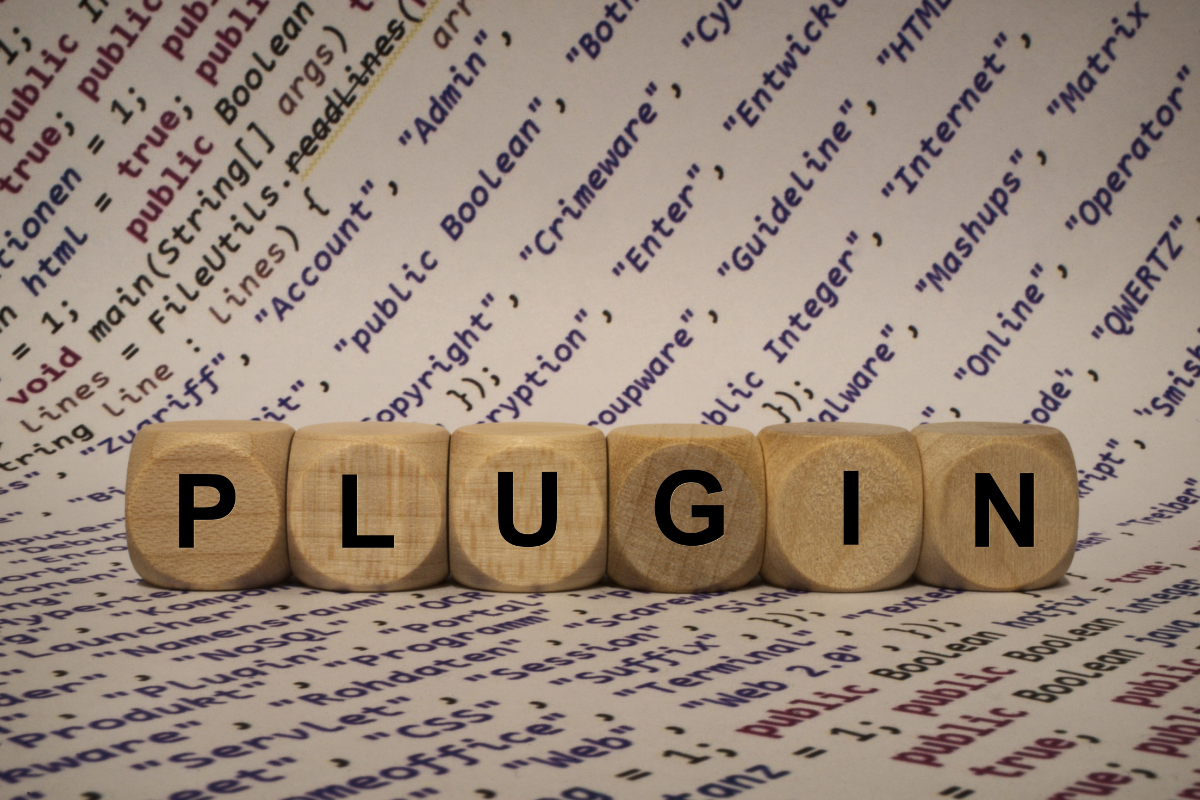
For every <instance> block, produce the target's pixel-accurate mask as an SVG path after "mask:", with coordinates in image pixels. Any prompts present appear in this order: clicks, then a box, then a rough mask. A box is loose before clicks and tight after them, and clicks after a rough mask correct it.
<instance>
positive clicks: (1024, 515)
mask: <svg viewBox="0 0 1200 800" xmlns="http://www.w3.org/2000/svg"><path fill="white" fill-rule="evenodd" d="M989 505H990V506H992V507H994V508H995V509H996V513H997V514H999V515H1000V520H1001V521H1002V522H1003V523H1004V527H1006V528H1008V532H1009V533H1010V534H1011V535H1012V537H1013V541H1014V542H1016V543H1017V547H1033V473H1032V472H1022V473H1021V519H1017V515H1016V514H1014V513H1013V510H1012V506H1010V505H1009V504H1008V500H1007V499H1006V498H1005V497H1004V493H1003V492H1002V491H1000V487H999V486H997V485H996V481H995V479H994V478H992V473H990V472H976V473H975V546H976V547H987V546H988V538H989V537H988V528H989V522H990V520H989V517H990V516H991V515H990V514H989V513H988V506H989Z"/></svg>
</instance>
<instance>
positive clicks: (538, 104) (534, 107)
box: [529, 97, 542, 111]
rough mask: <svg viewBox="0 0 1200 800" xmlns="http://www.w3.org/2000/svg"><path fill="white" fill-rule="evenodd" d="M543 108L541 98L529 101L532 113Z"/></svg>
mask: <svg viewBox="0 0 1200 800" xmlns="http://www.w3.org/2000/svg"><path fill="white" fill-rule="evenodd" d="M541 107H542V99H541V98H540V97H535V98H533V100H531V101H529V110H530V111H537V110H538V109H539V108H541Z"/></svg>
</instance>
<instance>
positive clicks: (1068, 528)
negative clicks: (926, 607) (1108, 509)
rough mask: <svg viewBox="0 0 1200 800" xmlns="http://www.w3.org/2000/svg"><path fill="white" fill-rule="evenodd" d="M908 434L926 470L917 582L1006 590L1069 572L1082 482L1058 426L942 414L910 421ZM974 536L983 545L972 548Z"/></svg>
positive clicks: (1049, 581)
mask: <svg viewBox="0 0 1200 800" xmlns="http://www.w3.org/2000/svg"><path fill="white" fill-rule="evenodd" d="M913 436H914V437H915V438H916V440H917V447H918V448H919V449H920V451H921V463H922V467H923V471H924V475H925V533H924V536H923V538H922V543H921V557H920V559H919V561H918V562H917V572H916V575H917V580H920V581H923V582H924V583H930V584H933V585H934V586H944V587H947V588H953V589H980V590H984V591H994V592H1012V591H1021V590H1024V589H1038V588H1041V587H1044V586H1050V585H1051V584H1053V583H1056V582H1057V581H1058V580H1059V578H1061V577H1062V576H1063V575H1064V574H1066V571H1067V570H1068V569H1069V568H1070V566H1071V558H1072V557H1073V556H1074V555H1075V539H1076V536H1077V534H1078V528H1079V495H1078V491H1079V489H1078V485H1077V483H1076V473H1075V457H1074V456H1073V455H1072V453H1071V446H1070V445H1069V444H1068V443H1067V439H1066V437H1065V436H1063V434H1062V433H1061V432H1060V431H1058V430H1056V429H1054V428H1048V427H1045V426H1043V425H1022V424H1019V423H1009V422H941V423H935V424H931V425H922V426H920V427H918V428H915V429H913ZM988 476H990V477H988ZM996 489H998V490H999V491H996ZM1000 492H1002V493H1003V496H1002V497H1001V496H1000V494H999V493H1000ZM1035 501H1036V502H1035ZM1003 517H1008V520H1007V523H1006V522H1005V521H1004V520H1003V519H1002V518H1003ZM1012 531H1015V533H1014V532H1012ZM977 538H980V539H983V538H986V540H987V546H977V543H976V540H977ZM1018 540H1020V543H1021V544H1024V545H1027V546H1019V543H1018Z"/></svg>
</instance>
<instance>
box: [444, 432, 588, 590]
mask: <svg viewBox="0 0 1200 800" xmlns="http://www.w3.org/2000/svg"><path fill="white" fill-rule="evenodd" d="M607 497H608V468H607V458H606V449H605V441H604V434H603V433H601V432H600V431H599V430H597V429H596V428H590V427H588V426H586V425H573V424H568V423H559V422H497V423H490V424H483V425H469V426H466V427H463V428H459V429H458V430H456V431H455V432H454V435H453V436H451V437H450V529H449V540H450V573H451V574H452V575H453V576H454V579H455V580H456V581H458V582H459V583H461V584H463V585H465V586H470V587H472V588H475V589H485V590H491V591H500V592H554V591H566V590H568V589H577V588H580V587H582V586H590V585H591V584H593V583H595V582H597V581H598V580H600V578H601V577H603V575H604V559H605V552H606V547H607V533H608V514H607V510H608V509H607Z"/></svg>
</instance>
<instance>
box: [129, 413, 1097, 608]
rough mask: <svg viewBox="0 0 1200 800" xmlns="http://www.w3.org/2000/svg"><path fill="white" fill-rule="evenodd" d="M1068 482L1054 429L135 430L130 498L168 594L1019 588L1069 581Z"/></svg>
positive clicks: (981, 425) (135, 525)
mask: <svg viewBox="0 0 1200 800" xmlns="http://www.w3.org/2000/svg"><path fill="white" fill-rule="evenodd" d="M1075 473H1076V470H1075V460H1074V457H1073V455H1072V453H1071V448H1070V445H1069V443H1068V442H1067V439H1066V437H1065V436H1064V435H1063V434H1062V433H1061V432H1060V431H1058V430H1056V429H1054V428H1050V427H1045V426H1041V425H1025V424H1017V423H1002V422H948V423H937V424H929V425H922V426H919V427H917V428H916V429H914V430H912V431H907V430H905V429H903V428H899V427H894V426H890V425H875V424H866V423H848V422H834V423H825V422H817V423H791V424H785V425H772V426H769V427H767V428H764V429H763V430H762V431H760V432H759V433H758V434H757V435H755V434H753V433H751V432H750V431H748V430H745V429H741V428H734V427H727V426H715V425H687V424H656V425H631V426H626V427H621V428H615V429H613V430H611V431H610V432H609V433H608V435H607V436H605V435H604V434H603V433H602V432H601V431H599V430H598V429H596V428H595V427H589V426H586V425H574V424H568V423H542V422H505V423H491V424H482V425H470V426H466V427H463V428H460V429H458V430H457V431H455V432H454V433H453V435H451V434H450V433H449V432H448V431H447V430H445V429H444V428H441V427H439V426H436V425H425V424H420V423H408V422H403V423H384V422H346V423H327V424H319V425H310V426H307V427H303V428H301V429H300V430H298V431H296V430H293V429H292V428H291V427H290V426H288V425H285V424H283V423H278V422H246V421H196V422H166V423H158V424H153V425H149V426H146V427H145V428H143V429H142V430H140V431H139V432H138V434H137V437H136V439H135V440H134V442H133V445H132V448H131V452H130V458H129V471H128V477H127V482H126V495H125V503H126V525H127V536H128V544H129V554H130V559H131V561H132V562H133V566H134V568H135V569H136V570H137V572H138V574H139V575H141V576H142V578H144V579H145V580H146V581H147V582H149V583H151V584H154V585H156V586H162V587H166V588H172V589H190V590H229V589H247V588H255V587H260V586H265V585H269V584H272V583H278V582H280V581H283V580H286V579H287V578H288V577H289V576H292V575H294V576H295V577H296V578H297V579H298V580H299V581H301V582H302V583H304V584H306V585H308V586H312V587H315V588H320V589H328V590H337V591H360V592H380V591H400V590H410V589H416V588H420V587H425V586H431V585H433V584H436V583H439V582H440V581H442V580H444V579H445V578H446V577H447V575H449V576H451V577H453V579H454V580H455V581H456V582H458V583H459V584H462V585H464V586H468V587H471V588H474V589H482V590H489V591H500V592H505V591H507V592H553V591H568V590H572V589H578V588H582V587H585V586H589V585H592V584H594V583H596V582H598V581H600V580H601V579H602V578H604V576H605V575H606V574H607V575H608V578H609V580H611V581H612V582H614V583H616V584H618V585H620V586H623V587H626V588H631V589H638V590H643V591H653V592H715V591H727V590H731V589H735V588H737V587H740V586H743V585H745V584H746V583H748V582H750V581H751V580H753V579H754V578H755V577H756V576H758V575H761V576H762V579H763V580H764V581H766V582H767V583H770V584H773V585H776V586H781V587H784V588H789V589H803V590H808V591H820V592H867V591H878V590H882V589H887V588H891V587H894V586H897V585H899V584H901V583H903V582H905V581H906V580H908V579H909V578H912V577H915V578H916V579H917V580H918V581H921V582H923V583H927V584H931V585H934V586H938V587H944V588H953V589H968V590H979V591H1022V590H1027V589H1037V588H1042V587H1046V586H1050V585H1052V584H1054V583H1056V582H1057V581H1059V580H1060V579H1061V578H1062V577H1063V575H1064V574H1065V573H1066V571H1067V569H1068V568H1069V567H1070V564H1071V558H1072V556H1073V555H1074V552H1075V543H1076V537H1077V531H1078V519H1079V499H1078V492H1077V486H1076V482H1075Z"/></svg>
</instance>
